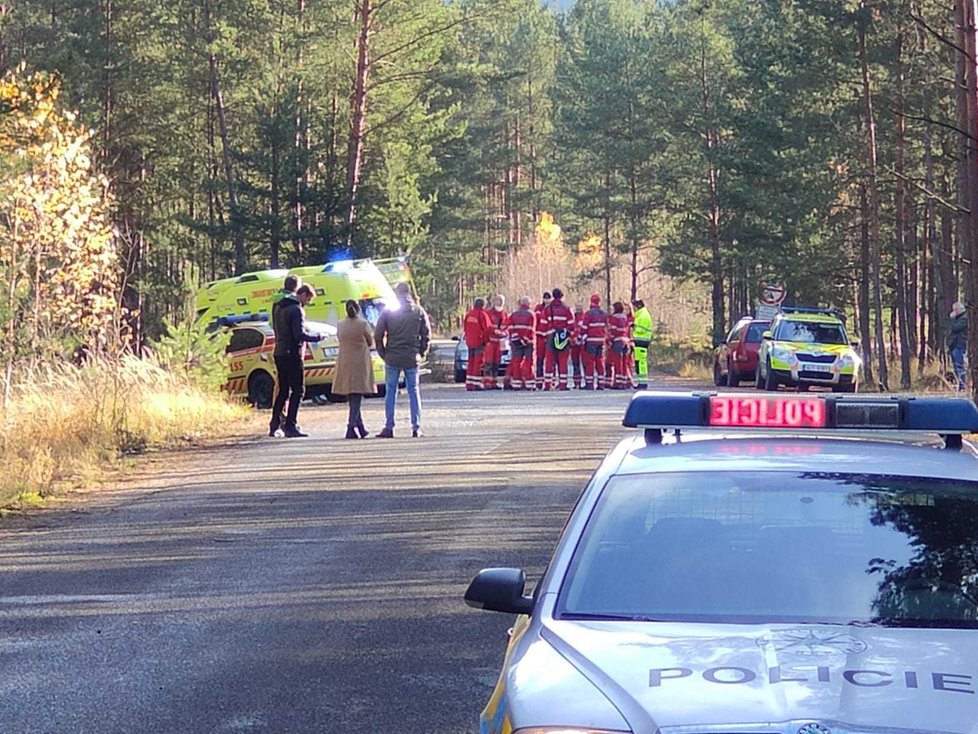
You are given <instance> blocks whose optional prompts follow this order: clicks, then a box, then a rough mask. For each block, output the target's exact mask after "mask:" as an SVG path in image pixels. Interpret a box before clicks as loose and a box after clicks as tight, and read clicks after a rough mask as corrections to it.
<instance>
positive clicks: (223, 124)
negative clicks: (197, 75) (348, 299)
mask: <svg viewBox="0 0 978 734" xmlns="http://www.w3.org/2000/svg"><path fill="white" fill-rule="evenodd" d="M209 25H210V23H209V19H208V27H209ZM207 64H208V68H209V70H210V82H211V96H212V98H213V100H214V106H215V110H216V112H217V129H218V134H219V135H220V137H221V160H222V161H223V163H224V180H225V183H226V184H227V189H228V204H229V205H230V207H231V212H230V214H231V216H230V221H229V225H230V228H231V236H232V237H233V238H234V273H235V275H240V274H241V273H243V272H244V270H245V267H246V261H245V240H244V228H243V227H242V222H241V207H240V205H239V203H238V187H237V183H236V182H235V178H234V166H233V165H232V162H231V143H230V139H229V135H228V123H227V116H226V115H225V114H224V94H223V92H222V91H221V76H220V71H219V69H218V64H217V56H216V55H215V54H213V53H208V54H207Z"/></svg>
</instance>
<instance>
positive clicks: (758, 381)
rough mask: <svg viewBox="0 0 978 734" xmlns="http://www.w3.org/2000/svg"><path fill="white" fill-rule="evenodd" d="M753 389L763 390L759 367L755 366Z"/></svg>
mask: <svg viewBox="0 0 978 734" xmlns="http://www.w3.org/2000/svg"><path fill="white" fill-rule="evenodd" d="M754 387H756V388H757V389H758V390H763V389H764V378H763V377H761V365H757V372H755V373H754Z"/></svg>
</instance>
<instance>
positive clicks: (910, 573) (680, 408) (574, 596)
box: [465, 392, 978, 734]
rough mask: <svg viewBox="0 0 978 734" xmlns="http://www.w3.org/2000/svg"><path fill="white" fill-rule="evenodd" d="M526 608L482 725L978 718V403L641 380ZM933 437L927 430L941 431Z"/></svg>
mask: <svg viewBox="0 0 978 734" xmlns="http://www.w3.org/2000/svg"><path fill="white" fill-rule="evenodd" d="M624 424H625V425H626V426H629V427H636V428H641V429H644V430H643V431H642V432H640V433H638V435H636V436H634V437H633V438H629V439H626V440H624V441H622V442H621V443H620V444H619V445H618V447H617V448H616V449H614V450H613V451H612V452H611V453H610V454H609V455H608V457H607V458H606V459H605V460H604V462H603V463H602V464H601V466H600V468H599V469H598V471H597V472H596V473H595V475H594V476H593V477H592V479H591V481H590V482H589V483H588V485H587V487H586V488H585V489H584V491H583V493H582V494H581V496H580V498H579V500H578V502H577V505H576V507H575V508H574V510H573V512H572V513H571V515H570V518H569V519H568V521H567V523H566V525H565V527H564V530H563V532H562V534H561V537H560V540H559V541H558V544H557V547H556V550H555V553H554V556H553V559H552V560H551V562H550V564H549V567H548V568H547V570H546V571H545V573H544V574H543V577H542V578H541V579H540V580H539V582H538V583H537V584H536V586H535V588H534V590H533V592H532V594H528V593H527V591H526V589H525V583H526V579H525V574H524V572H523V571H522V570H519V569H515V568H490V569H484V570H483V571H481V572H480V573H479V574H478V575H477V576H476V578H475V579H474V580H473V581H472V583H471V585H470V586H469V588H468V590H467V592H466V595H465V600H466V602H467V603H468V604H469V605H471V606H474V607H477V608H483V609H488V610H495V611H501V612H507V613H511V614H516V615H518V617H517V621H516V624H515V625H514V627H513V629H512V630H511V634H510V640H509V644H508V647H507V649H506V654H505V661H504V663H503V669H502V673H501V675H500V677H499V680H498V683H497V685H496V687H495V689H494V691H493V693H492V697H491V699H490V700H489V703H488V705H487V706H486V708H485V710H484V711H483V714H482V717H481V729H480V731H481V732H482V733H483V734H499V733H503V734H509V733H516V734H608V733H615V734H618V733H625V732H631V733H632V734H657V733H658V734H870V733H872V734H898V733H903V732H906V733H909V732H913V733H914V734H922V733H924V732H927V733H936V732H956V733H958V734H975V733H976V732H978V459H976V455H975V452H974V449H973V447H972V446H971V445H970V443H969V442H968V441H965V440H962V437H963V436H965V435H966V434H969V433H973V432H976V431H978V408H976V406H975V404H974V403H972V402H971V401H969V400H964V399H956V398H924V397H919V398H914V397H862V396H841V395H833V394H831V393H823V394H818V395H815V394H811V395H797V394H794V395H791V394H775V393H767V394H743V393H741V394H736V395H734V394H728V395H724V394H717V393H685V394H683V393H654V392H647V393H642V394H639V395H636V396H635V397H634V398H633V399H632V402H631V403H630V405H629V407H628V410H627V413H626V416H625V419H624ZM931 434H933V436H932V435H931Z"/></svg>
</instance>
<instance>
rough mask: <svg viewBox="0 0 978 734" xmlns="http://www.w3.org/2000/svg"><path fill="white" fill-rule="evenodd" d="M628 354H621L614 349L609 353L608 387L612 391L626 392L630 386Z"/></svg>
mask: <svg viewBox="0 0 978 734" xmlns="http://www.w3.org/2000/svg"><path fill="white" fill-rule="evenodd" d="M627 361H628V355H627V354H619V353H618V352H616V351H615V350H614V349H611V350H610V351H609V352H608V387H610V388H611V389H612V390H625V389H626V386H627V385H628V378H627V377H626V374H627V373H626V365H625V363H626V362H627Z"/></svg>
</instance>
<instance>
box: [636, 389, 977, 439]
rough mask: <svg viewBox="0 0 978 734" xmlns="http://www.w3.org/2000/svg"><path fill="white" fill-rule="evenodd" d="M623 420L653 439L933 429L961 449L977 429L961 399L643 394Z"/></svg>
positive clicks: (970, 407)
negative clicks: (674, 433)
mask: <svg viewBox="0 0 978 734" xmlns="http://www.w3.org/2000/svg"><path fill="white" fill-rule="evenodd" d="M622 424H623V425H624V426H626V427H628V428H645V429H646V439H647V440H648V441H649V442H651V443H657V442H659V441H661V437H662V431H663V430H674V429H675V430H679V429H682V428H723V429H729V428H753V429H780V430H788V431H792V430H794V431H810V430H819V431H822V430H824V431H826V432H830V431H837V430H871V431H879V430H894V431H926V432H931V433H937V434H940V435H942V436H944V437H945V442H946V444H947V446H948V447H949V448H960V446H961V434H964V433H975V432H978V406H976V405H975V404H974V402H972V401H971V400H968V399H964V398H931V397H927V398H918V397H900V396H893V397H862V396H859V397H856V396H847V397H843V396H836V395H825V396H817V397H816V396H809V395H774V394H771V395H741V394H718V393H712V392H711V393H676V392H644V393H639V394H636V395H635V396H634V397H633V398H632V401H631V403H629V405H628V410H627V411H626V412H625V418H624V420H623V421H622Z"/></svg>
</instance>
